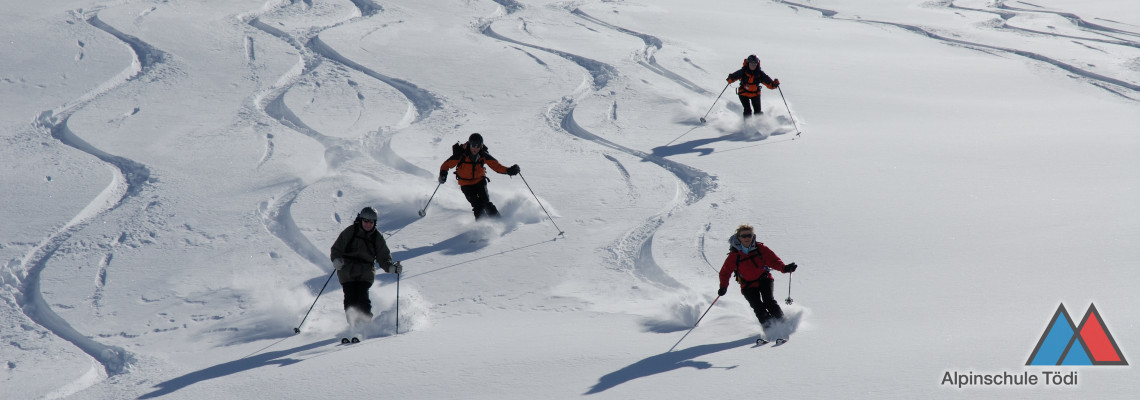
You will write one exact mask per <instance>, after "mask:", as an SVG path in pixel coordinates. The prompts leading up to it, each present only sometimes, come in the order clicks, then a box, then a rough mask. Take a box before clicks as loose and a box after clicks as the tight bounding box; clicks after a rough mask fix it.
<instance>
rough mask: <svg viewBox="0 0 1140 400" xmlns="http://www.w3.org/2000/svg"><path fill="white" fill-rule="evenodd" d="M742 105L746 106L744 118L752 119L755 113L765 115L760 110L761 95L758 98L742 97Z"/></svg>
mask: <svg viewBox="0 0 1140 400" xmlns="http://www.w3.org/2000/svg"><path fill="white" fill-rule="evenodd" d="M740 105H742V106H744V118H748V117H751V116H752V112H753V111H755V112H756V114H763V113H764V111H761V109H760V95H759V94H757V95H756V97H745V96H740Z"/></svg>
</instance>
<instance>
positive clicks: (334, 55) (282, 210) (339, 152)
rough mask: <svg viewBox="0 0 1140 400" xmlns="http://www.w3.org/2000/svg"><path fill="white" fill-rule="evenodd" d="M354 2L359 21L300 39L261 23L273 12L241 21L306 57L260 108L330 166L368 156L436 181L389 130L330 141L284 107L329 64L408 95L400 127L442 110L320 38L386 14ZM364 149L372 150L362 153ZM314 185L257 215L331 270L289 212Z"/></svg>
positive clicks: (291, 191)
mask: <svg viewBox="0 0 1140 400" xmlns="http://www.w3.org/2000/svg"><path fill="white" fill-rule="evenodd" d="M352 3H353V4H354V5H355V6H356V8H357V10H358V11H359V13H360V16H353V17H352V18H349V19H347V20H344V21H340V22H337V23H335V24H331V25H328V26H314V27H309V28H308V29H306V30H305V32H306V33H304V34H301V35H300V36H295V35H293V34H290V33H287V32H285V31H283V30H281V29H277V28H276V27H273V26H272V25H270V24H267V23H265V22H262V21H261V17H260V15H264V14H267V13H269V12H271V11H273V10H272V9H267V10H261V11H259V12H257V13H250V14H247V15H244V16H242V17H241V19H243V20H245V21H246V23H247V24H249V25H250V26H252V27H254V28H255V29H258V30H260V31H262V32H264V33H266V34H269V35H270V36H272V37H274V38H276V39H279V40H281V41H283V42H285V43H288V44H289V45H291V46H292V47H293V48H294V49H295V50H297V51H298V52H299V53H300V54H301V60H300V61H299V63H298V65H297V66H296V67H294V68H293V70H291V71H290V72H288V73H287V74H286V75H285V76H282V77H281V78H280V79H279V80H278V83H277V84H276V85H274V86H272V87H270V88H268V89H267V90H265V91H264V92H263V93H261V94H259V95H257V96H256V100H255V104H256V107H257V108H258V109H259V110H260V111H261V112H262V113H264V114H265V115H266V116H268V117H270V118H271V119H273V120H275V121H277V122H278V123H280V124H282V125H284V126H286V127H288V128H289V129H292V130H294V131H296V132H298V133H301V134H303V135H305V136H308V137H310V138H312V139H314V140H316V141H317V142H318V143H320V144H321V145H322V146H323V147H324V148H325V153H326V155H332V154H335V156H333V157H328V156H327V157H326V162H328V161H329V160H332V159H337V160H338V161H337V163H343V162H344V160H345V159H350V158H356V157H361V156H364V155H368V156H371V157H372V158H373V159H375V160H376V161H379V162H381V163H382V164H385V165H387V166H389V167H392V168H393V169H396V170H398V171H401V172H404V173H408V174H411V175H416V176H424V177H433V176H434V175H433V174H432V173H430V172H428V171H425V170H423V169H422V168H419V167H417V166H416V165H414V164H412V163H410V162H408V161H407V160H405V159H403V158H402V157H400V156H399V154H397V153H396V152H395V151H393V150H392V149H391V134H392V131H391V130H389V129H387V128H378V130H377V131H376V132H377V133H375V134H374V135H375V136H369V135H373V134H369V135H366V136H364V137H361V138H356V139H343V138H337V137H331V136H328V135H325V134H323V133H321V132H319V131H318V130H316V129H314V128H312V127H310V126H308V125H307V124H306V123H305V122H304V121H303V120H302V118H300V117H299V116H297V114H296V113H294V112H293V111H292V110H291V109H289V107H288V106H287V105H286V104H285V96H286V95H287V94H288V92H289V90H290V89H292V87H293V86H294V85H296V84H297V83H299V82H301V81H302V80H304V79H310V78H312V77H313V75H314V71H315V70H316V69H317V67H319V66H320V65H321V64H322V63H324V62H325V61H329V62H332V63H335V64H338V65H341V66H344V67H346V68H349V69H352V70H355V71H357V72H360V73H363V74H365V75H367V76H369V77H371V78H373V79H376V80H377V81H380V82H382V83H384V84H387V85H389V86H391V87H393V88H394V89H396V90H397V91H399V92H400V93H401V94H403V95H404V97H406V98H407V100H408V101H409V110H408V113H407V115H406V116H405V118H404V120H403V121H401V122H400V123H398V126H401V127H406V126H408V125H411V124H415V123H419V122H421V121H423V120H425V119H427V118H428V117H429V116H431V114H432V112H434V111H437V110H440V109H442V108H443V106H444V104H443V101H442V100H440V98H439V97H438V96H436V95H435V94H433V93H431V92H429V91H427V90H424V89H421V88H420V87H418V86H416V85H415V84H413V83H411V82H408V81H405V80H402V79H399V78H394V77H390V76H388V75H384V74H381V73H379V72H377V71H374V70H372V69H370V68H367V67H365V66H363V65H361V64H360V63H357V62H355V61H353V60H351V59H349V58H347V57H345V56H343V55H341V54H340V53H338V52H337V51H336V50H334V49H333V48H332V47H331V46H329V45H328V44H326V43H325V42H324V41H322V40H321V38H320V33H321V32H323V31H326V30H328V29H331V28H335V27H338V26H342V25H344V24H347V23H352V22H356V21H359V20H361V19H363V18H368V17H371V16H374V15H376V14H377V13H379V12H383V7H381V6H379V5H376V4H374V3H371V2H369V1H365V0H354V1H353V2H352ZM288 6H289V5H288V4H282V5H281V7H288ZM267 136H268V139H269V141H270V143H269V144H267V149H266V155H265V156H264V157H263V158H262V160H261V161H260V162H259V166H260V165H262V164H264V163H265V162H266V161H268V158H269V157H270V156H271V155H272V148H273V144H272V136H271V135H267ZM370 139H372V140H374V141H375V142H376V143H371V144H375V146H361V142H362V141H367V140H370ZM364 147H367V148H369V149H371V150H369V151H368V152H366V153H362V152H361V151H360V150H359V149H360V148H364ZM329 167H330V169H332V170H335V169H336V168H335V167H336V166H335V165H330V166H329ZM311 184H312V183H307V182H302V181H296V182H294V183H292V184H290V185H289V187H288V188H286V189H285V190H284V191H283V192H282V193H281V194H279V195H277V196H275V198H274V199H271V200H268V201H265V202H263V203H262V204H261V206H260V207H259V210H258V214H259V215H260V216H261V220H262V224H263V225H264V226H265V228H266V229H267V230H268V231H269V232H270V233H272V234H273V235H274V236H276V237H277V238H278V239H279V240H281V242H282V243H284V244H285V245H286V246H288V247H289V248H291V249H292V250H293V251H294V252H296V253H297V254H298V255H300V256H301V257H303V258H305V259H306V260H308V261H309V262H310V263H313V264H314V265H317V266H320V267H321V268H322V269H330V268H332V264H331V262H330V261H329V260H328V257H327V255H325V254H324V252H323V251H321V250H320V248H318V247H317V246H316V245H314V244H313V243H312V242H311V241H309V239H308V238H307V237H305V235H304V234H302V233H301V231H300V228H298V227H297V224H296V223H295V222H294V221H293V217H292V213H291V211H290V208H291V206H292V204H293V202H294V200H295V199H296V197H297V196H298V195H300V194H301V193H302V192H304V191H305V190H306V189H307V188H308V187H309V186H310V185H311ZM314 282H315V281H314ZM318 283H319V282H318ZM312 289H313V290H314V293H315V291H316V288H315V287H314V288H312Z"/></svg>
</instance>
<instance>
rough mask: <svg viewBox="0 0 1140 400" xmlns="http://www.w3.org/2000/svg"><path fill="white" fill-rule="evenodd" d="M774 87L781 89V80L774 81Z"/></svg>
mask: <svg viewBox="0 0 1140 400" xmlns="http://www.w3.org/2000/svg"><path fill="white" fill-rule="evenodd" d="M772 87H773V88H778V87H780V80H779V79H777V80H774V81H772Z"/></svg>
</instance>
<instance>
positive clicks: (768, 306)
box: [760, 279, 784, 319]
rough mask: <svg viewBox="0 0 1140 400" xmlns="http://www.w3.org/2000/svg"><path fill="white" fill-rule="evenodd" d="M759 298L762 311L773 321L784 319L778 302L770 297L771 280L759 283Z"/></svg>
mask: <svg viewBox="0 0 1140 400" xmlns="http://www.w3.org/2000/svg"><path fill="white" fill-rule="evenodd" d="M760 297H761V298H762V299H763V301H764V309H765V310H767V311H768V314H769V315H771V316H772V318H775V319H783V318H784V310H783V309H781V308H780V302H778V301H776V298H775V297H774V296H773V295H772V279H763V280H761V281H760Z"/></svg>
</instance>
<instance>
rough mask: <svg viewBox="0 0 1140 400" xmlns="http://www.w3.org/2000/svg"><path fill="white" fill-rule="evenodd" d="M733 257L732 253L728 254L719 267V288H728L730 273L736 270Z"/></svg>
mask: <svg viewBox="0 0 1140 400" xmlns="http://www.w3.org/2000/svg"><path fill="white" fill-rule="evenodd" d="M734 260H735V257H734V256H733V254H732V253H728V257H726V258H725V259H724V264H723V265H721V266H720V287H722V288H726V287H728V279H729V278H731V277H732V271H735V270H736V265H735V263H734V262H733V261H734Z"/></svg>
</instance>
